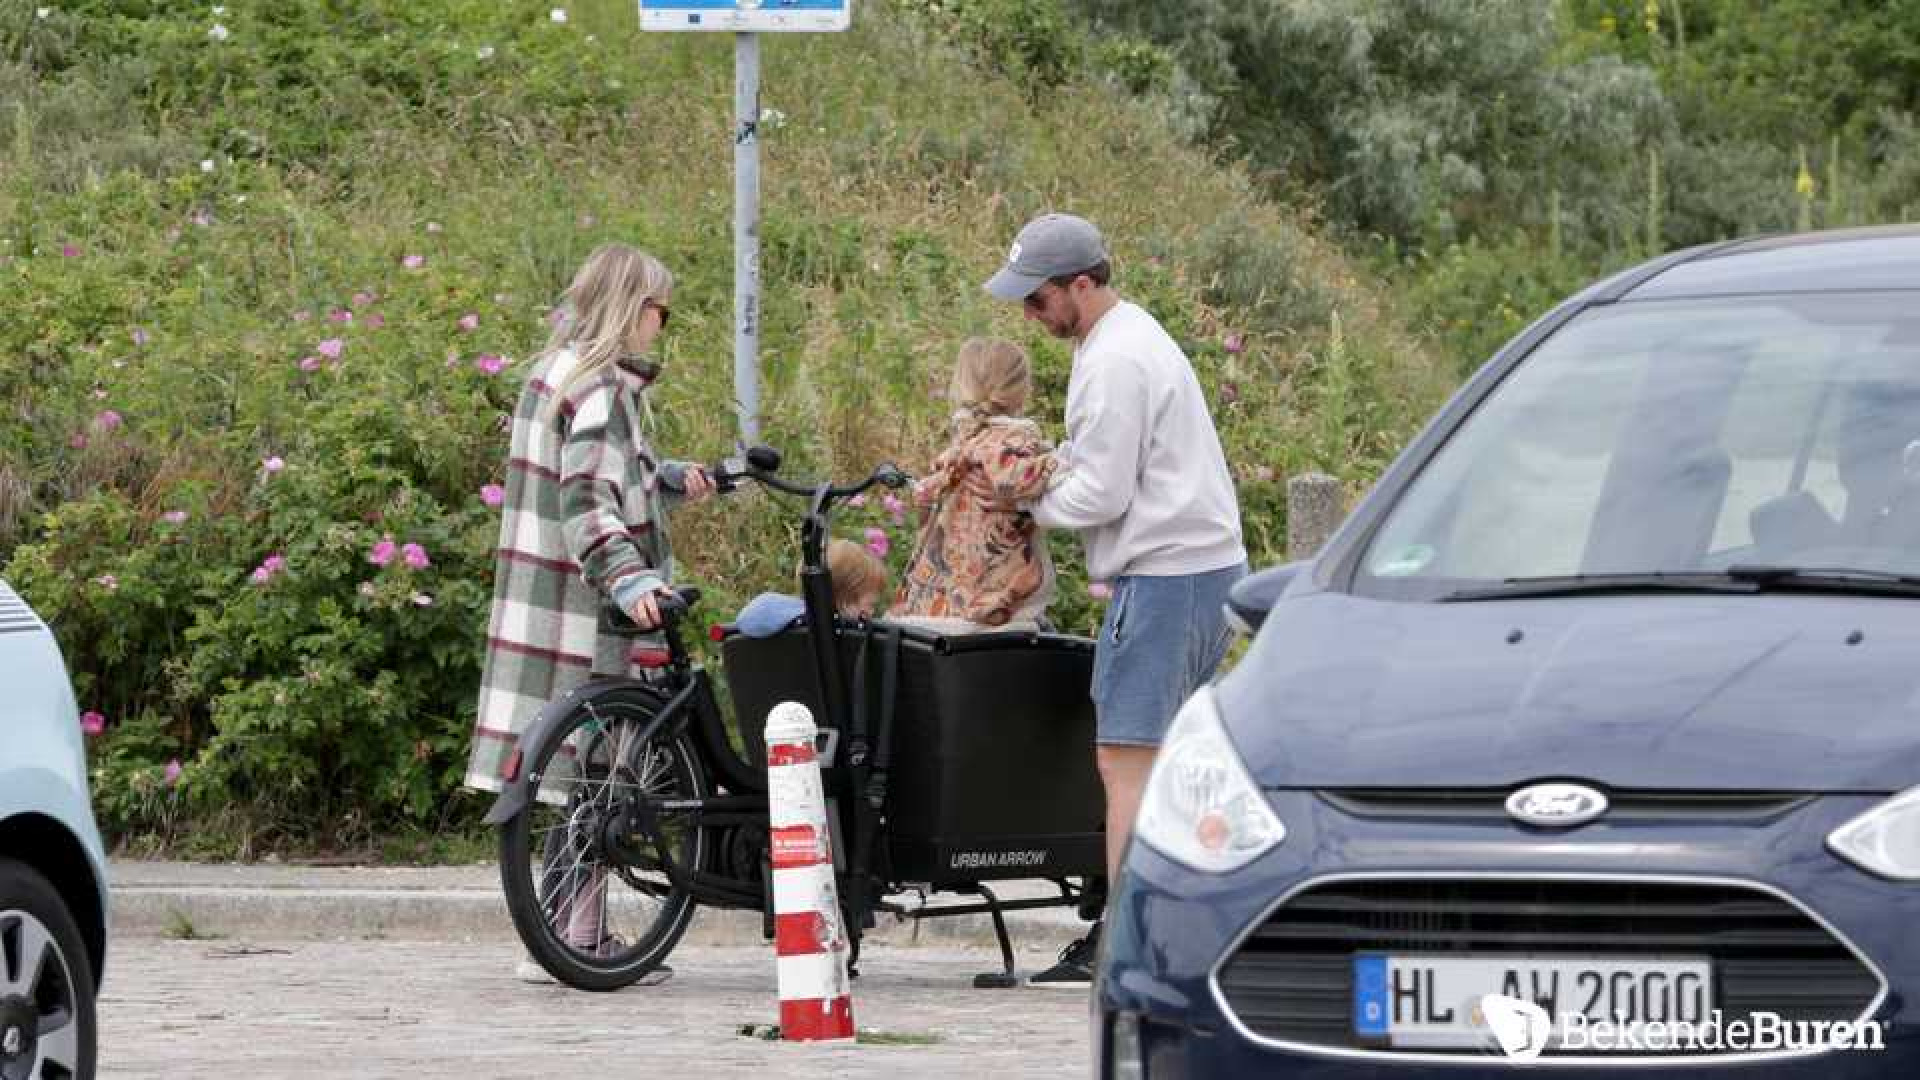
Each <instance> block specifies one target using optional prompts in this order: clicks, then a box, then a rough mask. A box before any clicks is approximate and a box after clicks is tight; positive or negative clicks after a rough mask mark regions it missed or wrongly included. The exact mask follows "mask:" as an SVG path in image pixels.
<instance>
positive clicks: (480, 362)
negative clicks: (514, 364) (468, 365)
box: [473, 353, 507, 375]
mask: <svg viewBox="0 0 1920 1080" xmlns="http://www.w3.org/2000/svg"><path fill="white" fill-rule="evenodd" d="M473 366H474V367H475V368H476V369H478V370H479V372H480V374H482V375H498V374H500V372H501V371H502V370H504V369H505V368H506V366H507V362H506V361H505V360H503V359H501V358H500V357H498V356H495V355H493V354H492V353H481V354H480V355H479V356H476V357H474V358H473Z"/></svg>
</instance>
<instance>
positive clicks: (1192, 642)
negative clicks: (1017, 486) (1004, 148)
mask: <svg viewBox="0 0 1920 1080" xmlns="http://www.w3.org/2000/svg"><path fill="white" fill-rule="evenodd" d="M1111 277H1112V264H1111V262H1110V260H1109V258H1108V255H1107V248H1106V244H1105V242H1104V241H1102V240H1101V238H1100V232H1099V230H1098V229H1095V228H1094V227H1093V225H1092V224H1090V223H1089V222H1087V221H1085V220H1083V219H1081V218H1077V217H1074V216H1072V215H1070V214H1046V215H1044V216H1042V217H1039V218H1035V219H1034V220H1033V221H1031V222H1029V223H1028V224H1027V226H1026V227H1025V228H1023V229H1021V230H1020V235H1019V236H1018V237H1017V238H1016V239H1015V240H1014V243H1013V247H1012V248H1011V249H1010V250H1009V251H1008V253H1007V261H1006V265H1004V266H1002V267H1001V268H1000V272H999V273H997V274H995V275H994V276H993V278H992V280H990V281H988V282H987V286H986V288H987V292H989V293H991V294H992V295H993V296H995V297H997V298H999V299H1001V300H1006V301H1010V302H1018V303H1020V304H1021V305H1022V307H1023V308H1024V309H1025V312H1026V316H1027V318H1029V319H1032V320H1033V321H1035V322H1037V323H1039V324H1040V325H1041V326H1043V327H1045V328H1046V330H1047V332H1048V333H1049V334H1052V335H1053V336H1054V337H1056V338H1060V339H1062V340H1066V341H1072V342H1073V343H1074V350H1073V374H1072V376H1071V378H1070V379H1069V380H1068V383H1067V441H1066V442H1064V443H1062V444H1061V446H1060V450H1059V455H1060V458H1061V461H1062V466H1063V468H1062V469H1061V473H1060V476H1061V479H1060V480H1059V482H1057V483H1056V484H1055V485H1054V486H1053V487H1052V488H1051V489H1050V490H1049V491H1048V492H1047V493H1046V494H1045V495H1044V496H1042V497H1041V498H1040V499H1038V500H1036V501H1035V502H1034V503H1033V504H1032V505H1031V506H1029V507H1027V509H1028V510H1029V511H1030V512H1031V513H1032V514H1033V518H1034V520H1035V521H1036V522H1038V523H1040V524H1041V525H1046V526H1052V527H1056V528H1066V529H1073V530H1076V531H1077V532H1079V533H1080V536H1081V539H1082V541H1083V542H1084V543H1085V545H1086V550H1087V576H1088V577H1089V578H1090V579H1092V580H1093V581H1095V582H1105V583H1107V584H1109V585H1110V586H1111V587H1112V590H1113V593H1112V600H1111V601H1110V602H1109V603H1108V605H1107V611H1106V617H1105V619H1104V620H1103V622H1102V624H1101V627H1100V637H1099V640H1098V641H1097V642H1096V643H1095V646H1094V662H1093V687H1092V696H1093V701H1094V706H1095V709H1096V712H1097V715H1098V731H1097V734H1096V742H1097V745H1096V746H1095V748H1094V756H1095V760H1096V762H1097V763H1098V765H1099V768H1100V779H1101V782H1102V783H1103V784H1104V786H1105V787H1106V792H1107V869H1108V872H1109V875H1112V874H1117V873H1118V872H1119V867H1120V856H1121V853H1122V852H1123V851H1124V850H1125V847H1126V841H1127V834H1128V833H1129V831H1130V830H1131V829H1132V827H1133V819H1134V815H1135V814H1136V812H1137V811H1138V810H1139V807H1140V797H1141V794H1142V792H1143V790H1144V789H1145V787H1146V782H1147V775H1148V773H1149V771H1151V769H1152V768H1153V759H1154V755H1155V753H1156V752H1157V751H1158V749H1159V745H1160V740H1161V738H1162V736H1164V735H1165V734H1166V730H1167V726H1168V725H1169V724H1170V723H1171V722H1172V720H1173V715H1174V713H1175V712H1177V711H1178V710H1179V708H1180V706H1181V704H1182V703H1183V702H1185V701H1186V699H1187V698H1188V697H1189V696H1190V695H1191V694H1192V693H1193V692H1194V691H1195V690H1198V689H1199V688H1200V687H1201V686H1202V685H1203V684H1204V683H1205V682H1206V681H1207V680H1208V679H1210V678H1211V677H1212V676H1213V671H1214V669H1215V668H1216V667H1218V666H1219V663H1220V660H1221V658H1222V657H1224V656H1225V655H1226V649H1227V642H1228V637H1229V630H1228V628H1227V625H1226V619H1225V617H1224V615H1223V613H1222V606H1223V605H1224V604H1225V602H1226V599H1227V591H1228V590H1229V589H1230V588H1232V586H1233V583H1234V582H1235V581H1237V580H1239V579H1240V577H1241V576H1242V575H1244V574H1245V573H1246V563H1247V552H1246V548H1245V547H1244V546H1243V545H1242V544H1241V538H1240V508H1239V504H1238V502H1237V501H1236V499H1235V496H1234V491H1233V477H1232V475H1231V474H1230V473H1229V472H1228V470H1227V459H1226V454H1225V453H1224V452H1223V451H1222V450H1221V448H1220V438H1219V435H1218V434H1216V433H1215V431H1214V428H1213V417H1212V415H1211V414H1210V413H1209V412H1208V411H1207V402H1206V397H1205V395H1204V394H1203V392H1202V391H1201V389H1200V380H1199V379H1198V378H1197V377H1196V376H1195V375H1194V372H1193V365H1192V364H1191V363H1190V362H1188V360H1187V356H1186V353H1184V352H1182V351H1181V349H1180V346H1179V345H1178V344H1176V343H1175V342H1174V340H1173V338H1172V337H1170V336H1168V334H1167V332H1166V330H1164V329H1163V328H1161V326H1160V323H1159V322H1158V321H1156V320H1155V319H1154V317H1153V316H1152V315H1149V314H1147V312H1146V311H1144V310H1143V309H1141V308H1140V307H1138V306H1137V305H1135V304H1131V303H1128V302H1127V301H1125V300H1122V299H1121V298H1120V296H1119V294H1118V293H1116V292H1115V291H1114V289H1113V287H1112V285H1111V284H1110V281H1111ZM1098 935H1099V925H1098V924H1095V926H1094V928H1093V931H1092V932H1091V933H1089V934H1088V936H1087V937H1086V938H1085V939H1083V940H1082V941H1078V942H1075V943H1074V944H1073V945H1071V946H1068V947H1067V949H1066V950H1065V951H1064V952H1063V953H1062V954H1061V957H1060V962H1059V963H1058V964H1056V965H1055V966H1054V967H1052V968H1050V969H1048V970H1047V971H1043V972H1041V973H1039V974H1037V975H1035V976H1034V977H1033V979H1032V981H1033V982H1035V983H1038V984H1041V985H1048V984H1053V985H1067V986H1073V985H1081V986H1084V985H1086V983H1087V982H1088V981H1089V979H1090V978H1091V976H1092V962H1093V956H1094V945H1095V943H1096V941H1097V939H1098Z"/></svg>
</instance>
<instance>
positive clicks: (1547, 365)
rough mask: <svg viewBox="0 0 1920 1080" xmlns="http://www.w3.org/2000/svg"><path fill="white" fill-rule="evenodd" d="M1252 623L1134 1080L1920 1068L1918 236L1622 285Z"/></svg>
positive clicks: (1603, 290) (1136, 936) (1211, 701)
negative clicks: (1520, 1070) (1517, 1070)
mask: <svg viewBox="0 0 1920 1080" xmlns="http://www.w3.org/2000/svg"><path fill="white" fill-rule="evenodd" d="M1233 606H1234V607H1235V609H1236V610H1237V612H1238V614H1239V615H1240V617H1241V618H1242V619H1243V620H1244V621H1245V623H1247V624H1248V625H1249V626H1250V627H1257V628H1258V629H1257V634H1256V636H1255V638H1254V640H1253V642H1252V645H1251V648H1250V650H1249V652H1248V653H1247V655H1246V657H1245V659H1244V660H1243V661H1242V662H1241V663H1240V664H1239V665H1238V666H1237V667H1236V668H1235V669H1234V670H1233V671H1232V672H1231V673H1230V674H1228V675H1226V676H1225V677H1223V678H1222V679H1220V681H1219V682H1218V683H1217V684H1216V685H1215V686H1213V687H1211V688H1209V689H1207V690H1205V691H1202V692H1201V693H1200V694H1198V695H1196V696H1195V697H1194V698H1193V699H1192V700H1191V701H1189V702H1188V703H1187V704H1186V705H1185V707H1184V708H1183V709H1182V710H1181V713H1180V716H1179V718H1178V719H1177V720H1176V721H1175V723H1174V725H1173V728H1172V730H1171V731H1170V732H1169V734H1168V737H1167V740H1166V742H1165V744H1164V746H1163V749H1162V752H1161V756H1160V760H1159V763H1158V765H1157V766H1156V767H1155V770H1154V773H1153V777H1152V780H1151V781H1150V783H1149V785H1148V789H1147V792H1146V795H1145V798H1144V801H1143V806H1142V810H1141V815H1140V819H1139V823H1138V826H1137V829H1136V832H1135V834H1134V842H1133V843H1132V845H1131V849H1130V851H1129V854H1128V856H1127V861H1126V868H1125V873H1124V875H1123V877H1122V880H1121V881H1120V882H1119V883H1118V884H1117V886H1116V889H1115V893H1114V896H1113V899H1112V903H1111V906H1110V909H1109V916H1108V923H1107V934H1106V938H1105V941H1104V943H1103V950H1104V951H1103V954H1102V956H1101V964H1100V971H1099V977H1098V982H1097V985H1096V993H1095V1006H1094V1007H1095V1031H1094V1036H1095V1037H1094V1042H1095V1046H1096V1048H1097V1054H1098V1057H1099V1064H1098V1069H1097V1075H1099V1076H1102V1077H1109V1078H1114V1080H1123V1078H1124V1080H1134V1078H1140V1077H1146V1078H1150V1080H1170V1078H1175V1077H1188V1076H1219V1077H1229V1076H1231V1077H1239V1076H1299V1077H1313V1078H1326V1080H1333V1078H1338V1077H1381V1078H1401V1077H1430V1076H1431V1077H1448V1078H1457V1077H1461V1076H1469V1075H1475V1074H1479V1073H1487V1074H1496V1075H1503V1074H1505V1073H1507V1072H1509V1071H1511V1069H1513V1068H1514V1067H1516V1066H1521V1065H1527V1066H1529V1067H1531V1068H1534V1069H1545V1070H1548V1071H1552V1070H1555V1069H1562V1070H1566V1069H1571V1070H1572V1072H1573V1074H1575V1075H1579V1076H1583V1077H1602V1076H1630V1075H1631V1076H1642V1075H1646V1074H1647V1073H1648V1072H1649V1070H1653V1071H1655V1072H1661V1071H1665V1072H1666V1074H1667V1075H1675V1076H1688V1077H1693V1076H1720V1075H1728V1076H1769V1077H1776V1076H1778V1077H1820V1078H1834V1077H1855V1076H1861V1077H1865V1076H1873V1077H1913V1076H1920V229H1910V228H1909V229H1881V230H1859V231H1850V232H1835V233H1824V234H1816V235H1806V236H1793V237H1786V238H1778V239H1765V240H1752V241H1742V242H1736V243H1731V244H1725V245H1720V246H1715V247H1708V248H1702V249H1697V250H1693V251H1688V252H1683V253H1680V254H1677V255H1673V256H1669V257H1666V258H1663V259H1660V260H1657V261H1655V262H1652V263H1649V264H1647V265H1645V266H1641V267H1639V268H1636V269H1634V270H1631V271H1628V272H1626V273H1624V274H1621V275H1619V276H1617V277H1614V278H1612V279H1609V280H1607V281H1604V282H1602V283H1600V284H1598V285H1595V286H1593V287H1591V288H1589V289H1588V290H1586V291H1585V292H1583V293H1581V294H1579V295H1578V296H1576V297H1574V298H1573V299H1571V300H1569V301H1567V302H1566V303H1564V304H1563V305H1561V306H1560V307H1559V308H1557V309H1556V310H1554V311H1553V312H1551V313H1550V314H1548V315H1547V316H1546V317H1544V318H1542V319H1541V320H1540V321H1539V322H1538V323H1536V324H1535V325H1534V326H1532V327H1531V328H1529V329H1528V330H1527V331H1526V332H1524V333H1523V334H1521V335H1520V336H1519V337H1518V338H1517V339H1515V340H1514V341H1513V342H1512V343H1511V344H1509V345H1508V346H1507V347H1506V348H1505V349H1504V350H1502V351H1501V353H1500V354H1499V355H1498V356H1496V357H1495V358H1494V359H1493V361H1492V362H1491V363H1489V364H1488V365H1487V366H1486V367H1485V368H1484V369H1483V370H1482V371H1481V372H1480V373H1479V374H1478V375H1476V376H1475V377H1474V378H1473V379H1472V380H1471V381H1470V382H1469V383H1468V384H1467V386H1466V387H1465V388H1464V389H1462V390H1461V391H1460V392H1459V393H1458V394H1457V395H1456V396H1455V397H1454V399H1453V400H1452V401H1451V402H1450V403H1449V404H1448V405H1447V406H1446V407H1445V408H1444V409H1443V410H1442V411H1441V413H1440V414H1439V416H1438V417H1436V418H1435V419H1434V421H1433V422H1432V423H1431V424H1430V425H1429V426H1428V428H1427V429H1426V430H1425V431H1424V432H1423V433H1422V434H1421V435H1420V437H1419V438H1418V439H1417V440H1416V441H1415V442H1414V443H1413V444H1412V445H1411V446H1410V447H1409V448H1408V449H1407V450H1406V452H1405V453H1404V454H1402V455H1401V457H1400V458H1399V460H1398V461H1396V462H1395V464H1394V465H1393V467H1392V468H1391V469H1389V470H1388V472H1387V473H1386V474H1385V476H1383V477H1382V478H1381V480H1380V482H1379V484H1378V485H1377V486H1376V487H1375V489H1374V490H1373V492H1372V493H1371V494H1370V495H1369V496H1368V498H1367V499H1366V500H1365V501H1364V502H1363V503H1362V504H1361V505H1360V506H1359V507H1358V508H1357V509H1356V510H1355V511H1354V513H1353V514H1352V516H1351V517H1350V518H1349V519H1348V521H1347V522H1346V524H1345V525H1344V526H1343V527H1342V529H1341V530H1340V532H1339V533H1338V535H1336V536H1335V538H1334V539H1333V540H1332V542H1331V543H1329V545H1328V546H1327V548H1326V549H1325V550H1324V551H1323V552H1322V554H1321V555H1320V556H1319V557H1318V558H1317V559H1315V560H1314V561H1313V562H1311V563H1308V564H1293V565H1288V566H1283V567H1278V568H1275V569H1273V570H1269V571H1266V572H1265V573H1263V574H1258V575H1255V576H1253V577H1251V578H1249V579H1247V580H1246V581H1245V582H1243V584H1242V587H1241V588H1240V589H1239V590H1238V591H1237V592H1236V594H1235V601H1234V605H1233Z"/></svg>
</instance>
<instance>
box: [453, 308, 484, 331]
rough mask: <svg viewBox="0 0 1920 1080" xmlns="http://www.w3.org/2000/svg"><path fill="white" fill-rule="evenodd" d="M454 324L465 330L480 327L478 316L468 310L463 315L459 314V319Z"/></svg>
mask: <svg viewBox="0 0 1920 1080" xmlns="http://www.w3.org/2000/svg"><path fill="white" fill-rule="evenodd" d="M455 325H457V326H458V327H460V329H462V330H467V331H473V330H478V329H480V316H478V315H476V314H474V313H473V312H471V311H469V312H467V313H466V314H465V315H462V316H460V321H459V322H458V323H456V324H455Z"/></svg>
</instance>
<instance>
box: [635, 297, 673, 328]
mask: <svg viewBox="0 0 1920 1080" xmlns="http://www.w3.org/2000/svg"><path fill="white" fill-rule="evenodd" d="M640 306H641V307H642V308H652V309H653V310H655V311H657V312H659V313H660V329H662V330H665V329H666V328H667V320H668V319H670V318H672V317H673V309H672V308H670V307H668V306H667V305H665V304H663V303H661V302H660V301H658V300H651V299H649V300H642V301H641V302H640Z"/></svg>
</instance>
